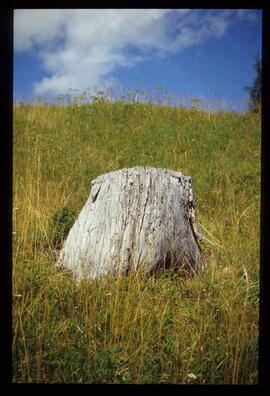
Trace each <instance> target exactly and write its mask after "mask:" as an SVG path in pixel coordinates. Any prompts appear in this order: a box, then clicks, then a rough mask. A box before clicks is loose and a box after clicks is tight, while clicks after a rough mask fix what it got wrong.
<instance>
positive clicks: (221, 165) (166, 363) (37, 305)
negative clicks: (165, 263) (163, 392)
mask: <svg viewBox="0 0 270 396" xmlns="http://www.w3.org/2000/svg"><path fill="white" fill-rule="evenodd" d="M13 120H14V129H13V230H12V231H13V345H12V349H13V382H27V383H30V382H31V383H44V382H45V383H59V382H60V383H62V382H64V383H132V384H147V383H156V384H157V383H174V384H194V383H195V384H256V383H257V381H258V370H257V365H258V316H259V237H260V171H261V169H260V166H261V165H260V139H261V119H260V115H258V114H252V113H250V112H246V113H241V114H240V113H237V112H232V111H230V112H229V111H218V112H207V111H202V110H201V109H200V108H199V107H197V106H196V105H195V106H193V107H192V108H184V107H173V106H169V105H161V104H160V105H157V104H153V103H127V101H125V100H123V99H122V100H118V101H116V102H112V101H109V100H107V99H106V98H105V97H100V98H95V99H94V101H93V102H92V103H91V104H79V103H76V102H71V103H69V104H68V105H66V106H61V105H60V104H58V105H50V104H46V103H39V104H38V103H36V104H27V103H20V104H18V105H16V106H14V118H13ZM137 165H144V166H153V167H158V168H159V167H160V168H168V169H173V170H177V171H181V172H182V173H183V174H185V175H189V176H192V178H193V184H194V188H195V200H196V201H195V202H196V215H197V220H198V222H199V224H200V226H201V229H202V231H203V233H204V235H205V237H206V241H205V242H204V243H203V244H202V249H203V252H204V255H205V262H206V269H205V271H204V273H203V274H200V275H198V276H195V277H194V278H191V279H182V278H179V277H178V276H177V275H176V274H168V273H162V272H161V273H160V274H158V275H157V276H151V277H144V276H142V275H131V276H128V277H119V278H112V277H105V278H100V279H97V280H94V281H91V282H86V281H82V282H81V283H79V284H77V283H76V281H75V280H74V279H73V277H72V275H71V274H70V273H69V272H68V271H66V270H64V269H60V268H57V267H56V266H55V262H56V256H57V252H58V251H59V249H60V248H61V244H62V242H63V240H64V238H65V236H66V234H67V232H68V230H69V228H70V227H71V225H72V224H73V221H74V219H75V218H76V216H77V215H78V214H79V212H80V210H81V208H82V207H83V205H84V203H85V201H86V199H87V198H88V196H89V193H90V186H91V180H93V179H94V178H96V177H97V176H98V175H100V174H102V173H105V172H110V171H113V170H118V169H121V168H125V167H133V166H137Z"/></svg>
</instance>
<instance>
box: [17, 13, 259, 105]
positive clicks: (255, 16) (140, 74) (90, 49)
mask: <svg viewBox="0 0 270 396" xmlns="http://www.w3.org/2000/svg"><path fill="white" fill-rule="evenodd" d="M261 19H262V16H261V10H256V9H201V10H200V9H173V10H170V9H161V10H158V9H84V10H80V9H72V10H68V9H65V10H57V9H54V10H49V9H46V10H45V9H44V10H41V9H38V10H15V13H14V98H15V101H16V100H21V99H23V100H32V99H33V98H36V97H38V96H39V97H42V98H55V97H59V96H62V95H67V94H70V95H75V94H76V95H79V94H81V93H83V92H87V94H88V96H89V97H90V96H91V95H94V94H95V92H98V91H104V92H105V93H106V94H108V95H109V94H110V95H113V97H115V98H117V97H119V96H121V95H123V96H124V95H126V94H127V92H132V94H134V98H133V99H134V100H138V101H140V100H144V98H145V96H147V97H148V98H150V97H152V100H153V101H157V100H160V101H161V102H164V101H166V100H167V101H168V103H172V104H180V105H181V104H184V105H188V104H190V103H191V99H192V98H198V99H200V101H201V103H203V104H204V105H205V106H208V107H209V108H213V109H215V108H218V109H224V110H226V109H231V110H236V111H245V110H246V109H247V99H248V93H247V92H246V91H245V90H244V86H246V85H251V84H252V82H253V81H254V78H255V70H254V63H255V57H256V54H259V55H261V41H262V37H261V34H262V33H261V30H262V26H261V25H262V22H261ZM142 91H147V93H146V94H145V95H144V94H142ZM136 92H137V95H136ZM166 98H167V99H166Z"/></svg>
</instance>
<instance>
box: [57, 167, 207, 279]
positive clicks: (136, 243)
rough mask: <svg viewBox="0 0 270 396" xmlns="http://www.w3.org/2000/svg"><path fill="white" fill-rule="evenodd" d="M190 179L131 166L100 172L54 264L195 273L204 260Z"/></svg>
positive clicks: (88, 270) (78, 270)
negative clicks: (163, 269) (162, 269)
mask: <svg viewBox="0 0 270 396" xmlns="http://www.w3.org/2000/svg"><path fill="white" fill-rule="evenodd" d="M198 235H199V234H198V232H197V229H196V221H195V211H194V197H193V189H192V179H191V177H190V176H184V175H183V174H182V173H180V172H175V171H172V170H168V169H156V168H150V167H135V168H129V169H122V170H119V171H115V172H111V173H106V174H103V175H101V176H99V177H97V179H95V180H93V181H92V190H91V194H90V196H89V198H88V200H87V202H86V203H85V205H84V207H83V209H82V211H81V213H80V214H79V216H78V218H77V220H76V221H75V223H74V225H73V227H72V228H71V230H70V232H69V234H68V237H67V239H66V241H65V243H64V246H63V248H62V250H61V252H60V256H59V260H58V265H60V266H65V267H67V268H69V269H71V270H72V272H73V273H74V274H75V276H76V277H77V278H79V279H80V278H82V277H87V278H96V277H98V276H100V275H106V274H114V275H127V274H129V273H130V272H136V271H143V272H144V273H148V274H151V273H154V272H156V271H158V270H160V269H161V268H162V267H163V268H173V269H175V270H177V271H180V273H185V274H194V273H196V272H197V271H198V270H199V269H200V268H201V267H202V263H203V255H202V251H201V248H200V246H199V243H198Z"/></svg>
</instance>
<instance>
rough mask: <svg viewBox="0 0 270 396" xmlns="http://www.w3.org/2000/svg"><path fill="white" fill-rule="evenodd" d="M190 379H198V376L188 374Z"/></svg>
mask: <svg viewBox="0 0 270 396" xmlns="http://www.w3.org/2000/svg"><path fill="white" fill-rule="evenodd" d="M188 378H190V379H196V378H197V376H196V375H195V374H193V373H190V374H188Z"/></svg>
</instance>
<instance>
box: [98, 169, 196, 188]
mask: <svg viewBox="0 0 270 396" xmlns="http://www.w3.org/2000/svg"><path fill="white" fill-rule="evenodd" d="M148 172H150V173H155V174H158V176H161V177H168V175H170V176H171V177H175V178H177V179H178V178H182V179H184V180H186V181H188V180H191V177H190V176H185V175H183V173H181V172H178V171H174V170H171V169H167V168H154V167H150V166H135V167H133V168H123V169H119V170H116V171H112V172H108V173H104V174H102V175H99V176H98V177H97V178H96V179H94V180H92V182H91V184H92V185H94V184H99V183H102V182H103V181H104V179H105V178H111V179H114V178H118V177H119V176H120V177H121V176H127V175H128V176H130V177H132V176H138V175H145V174H147V173H148Z"/></svg>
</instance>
